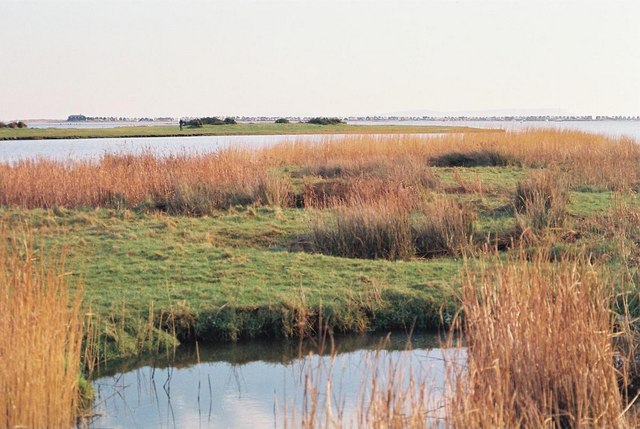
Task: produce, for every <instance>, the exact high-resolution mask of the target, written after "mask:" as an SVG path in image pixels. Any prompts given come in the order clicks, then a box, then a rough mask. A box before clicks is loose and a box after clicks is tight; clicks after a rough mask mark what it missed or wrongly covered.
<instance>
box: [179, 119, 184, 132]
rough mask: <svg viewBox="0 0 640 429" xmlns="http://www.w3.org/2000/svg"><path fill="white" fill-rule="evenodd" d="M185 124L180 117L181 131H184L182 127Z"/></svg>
mask: <svg viewBox="0 0 640 429" xmlns="http://www.w3.org/2000/svg"><path fill="white" fill-rule="evenodd" d="M183 126H184V121H183V120H182V119H180V131H182V127H183Z"/></svg>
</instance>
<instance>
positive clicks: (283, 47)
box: [0, 0, 640, 120]
mask: <svg viewBox="0 0 640 429" xmlns="http://www.w3.org/2000/svg"><path fill="white" fill-rule="evenodd" d="M639 21H640V1H638V0H633V1H624V0H607V1H591V2H589V1H566V0H554V1H543V0H509V1H491V0H458V1H456V0H447V1H435V0H422V1H403V0H388V1H376V0H370V1H349V0H341V1H323V0H313V1H311V0H296V1H270V0H259V1H249V0H232V1H196V0H179V1H162V0H126V1H115V0H112V1H107V0H102V1H97V0H77V1H72V0H40V1H28V0H0V119H4V120H8V119H21V118H65V117H66V116H67V115H69V114H74V113H82V114H85V115H92V116H93V115H95V116H102V115H117V116H165V115H166V116H196V115H320V114H321V115H362V114H379V113H383V114H384V113H393V112H401V111H411V110H434V111H441V112H450V111H473V110H493V109H503V110H504V109H510V108H529V109H540V108H556V109H557V108H560V109H564V110H565V111H568V112H572V113H577V114H625V115H631V114H632V115H638V114H640V25H639V24H638V22H639Z"/></svg>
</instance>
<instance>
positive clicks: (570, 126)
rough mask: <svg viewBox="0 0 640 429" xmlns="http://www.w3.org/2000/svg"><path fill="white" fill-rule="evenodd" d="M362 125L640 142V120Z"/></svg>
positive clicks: (428, 122)
mask: <svg viewBox="0 0 640 429" xmlns="http://www.w3.org/2000/svg"><path fill="white" fill-rule="evenodd" d="M350 123H352V124H362V125H385V124H386V125H389V124H397V125H437V126H443V125H445V126H446V125H448V126H456V127H458V126H460V127H473V128H495V129H501V130H509V131H520V130H526V129H530V128H537V129H539V128H552V129H560V130H576V131H583V132H586V133H594V134H602V135H606V136H611V137H622V136H625V137H631V138H633V139H635V140H636V141H638V142H640V121H353V122H350Z"/></svg>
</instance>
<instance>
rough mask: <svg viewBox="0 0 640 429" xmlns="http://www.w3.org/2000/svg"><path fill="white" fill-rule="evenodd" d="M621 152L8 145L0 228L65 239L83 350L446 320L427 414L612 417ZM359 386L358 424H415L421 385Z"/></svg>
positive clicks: (437, 141) (638, 228)
mask: <svg viewBox="0 0 640 429" xmlns="http://www.w3.org/2000/svg"><path fill="white" fill-rule="evenodd" d="M274 126H276V125H275V124H274ZM277 126H283V124H279V125H277ZM284 126H286V124H284ZM639 165H640V147H639V146H638V145H637V143H635V142H634V141H633V140H631V139H625V138H608V137H604V136H597V135H591V134H585V133H580V132H572V131H551V130H544V131H540V130H538V131H534V130H529V131H523V132H506V133H478V134H475V133H474V134H462V135H443V136H437V137H431V138H425V137H421V136H415V135H414V136H412V135H395V136H372V135H361V136H343V137H340V138H332V139H327V140H326V141H318V142H316V143H304V144H302V143H297V142H287V143H283V144H279V145H275V146H273V147H266V148H261V149H256V150H240V149H234V148H227V149H222V150H220V151H218V152H216V153H213V154H200V155H171V156H167V157H159V156H155V155H152V154H142V155H118V154H116V155H114V154H105V155H104V156H102V157H101V158H100V159H98V160H94V161H73V162H60V161H51V160H46V159H37V160H26V161H18V162H15V163H11V164H9V163H5V164H1V165H0V205H1V206H2V209H1V217H2V223H3V225H5V228H7V229H8V228H11V229H12V230H16V231H19V230H20V229H21V228H25V225H28V226H29V228H31V229H32V230H33V234H34V236H35V237H36V238H37V240H36V243H43V246H44V245H46V246H54V247H53V248H54V249H55V248H65V249H67V269H68V270H69V271H70V272H72V273H77V274H78V276H80V277H81V278H82V280H83V283H84V285H85V286H84V290H85V303H84V306H85V308H89V307H90V308H91V313H92V314H93V315H94V316H93V318H92V326H91V329H90V332H91V335H92V338H94V339H95V340H94V341H93V343H94V344H96V345H97V346H96V347H95V348H94V349H92V350H91V359H90V361H92V362H104V360H105V359H113V358H116V357H122V356H127V355H128V356H131V355H137V354H139V353H141V352H143V351H145V350H152V351H154V352H155V353H159V352H161V351H166V350H171V349H172V348H173V347H175V345H176V344H177V341H181V342H187V343H190V342H194V341H195V340H198V341H201V342H203V341H204V342H206V341H214V340H238V339H241V338H251V337H262V338H264V337H267V338H274V337H280V338H282V337H309V336H311V337H318V336H319V335H320V334H322V333H323V332H329V333H349V332H351V333H353V332H366V331H370V330H375V329H378V330H381V329H383V330H389V329H397V328H400V329H406V330H410V329H411V327H413V328H414V329H429V328H432V329H437V328H442V327H446V328H451V329H454V330H455V329H462V331H463V332H464V337H465V341H466V344H467V347H468V348H467V364H466V367H465V369H464V371H456V370H455V368H456V367H452V368H451V374H450V380H449V381H450V383H449V386H448V388H449V391H448V393H449V394H450V395H449V396H447V398H448V399H447V400H448V402H447V403H446V406H445V408H443V409H444V410H446V413H445V415H440V416H439V417H438V420H437V421H438V422H445V423H444V424H445V426H448V427H496V426H498V427H500V426H501V427H540V426H543V427H558V428H559V427H602V426H613V427H631V426H633V424H634V422H635V420H633V419H634V416H633V414H634V410H635V408H634V407H633V406H630V404H632V403H633V401H634V399H635V394H636V391H635V389H636V386H637V385H638V380H639V378H638V376H637V368H636V362H637V358H636V351H635V347H636V340H635V338H636V336H637V333H636V330H635V324H636V323H635V318H636V317H637V315H638V311H637V297H638V291H637V284H636V281H637V273H636V270H637V268H636V267H637V266H638V263H639V261H640V253H639V252H638V247H637V243H638V242H640V223H639V222H640V207H639V206H638V199H637V192H638V189H639V187H640V168H639V167H638V166H639ZM72 285H75V283H74V282H72ZM404 376H406V377H409V376H410V374H407V373H405V374H404ZM593 380H597V381H595V382H594V381H593ZM414 382H415V383H419V382H420V380H414ZM376 389H377V390H375V392H377V393H376V395H377V394H380V395H381V396H379V397H378V396H376V395H374V394H372V395H371V396H369V397H368V399H367V401H368V402H366V403H367V404H378V405H379V406H380V407H381V408H379V409H378V408H376V409H377V410H378V411H376V413H371V412H370V411H371V408H363V410H362V413H363V414H362V418H361V419H360V420H359V421H358V422H356V423H357V424H356V427H374V428H375V427H429V426H430V425H432V423H433V421H432V420H429V419H425V418H424V416H425V408H424V407H422V406H421V405H420V400H422V399H425V397H420V398H418V399H419V400H418V401H417V402H416V398H408V399H407V400H409V399H411V402H399V403H397V404H395V403H394V402H393V401H390V398H394V399H400V398H401V396H398V395H396V393H397V392H396V391H394V390H393V384H390V385H386V386H384V387H381V386H379V387H378V388H376ZM389 389H391V390H389ZM427 394H428V392H427V391H426V390H425V395H427ZM390 395H391V396H390ZM318 400H320V399H318ZM372 401H373V402H372ZM376 401H381V402H380V403H378V402H376ZM385 401H386V402H385ZM384 403H386V404H387V405H386V407H387V408H386V409H385V408H384V407H383V404H384ZM389 404H395V405H393V406H392V407H391V406H390V405H389ZM378 405H375V406H378ZM371 406H374V405H371ZM313 409H314V410H316V411H317V410H319V409H325V408H317V407H316V408H313ZM478 409H482V410H483V413H478V412H477V410H478ZM316 411H314V413H315V414H313V415H307V416H306V417H304V418H305V420H304V422H305V423H304V426H305V427H319V426H320V423H319V422H323V421H325V420H323V419H326V418H327V416H326V415H324V414H323V415H322V416H321V415H320V414H318V413H316ZM407 413H408V414H407ZM411 413H413V414H411ZM318 419H320V420H318ZM331 419H333V420H331V421H330V423H331V424H330V426H329V427H331V426H333V427H343V426H344V425H346V424H347V422H343V421H340V420H338V419H337V416H336V415H333V416H332V417H331ZM442 419H444V420H442ZM323 425H324V423H323ZM358 425H359V426H358ZM323 427H324V426H323Z"/></svg>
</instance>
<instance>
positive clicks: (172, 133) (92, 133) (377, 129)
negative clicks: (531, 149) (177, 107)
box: [0, 123, 501, 140]
mask: <svg viewBox="0 0 640 429" xmlns="http://www.w3.org/2000/svg"><path fill="white" fill-rule="evenodd" d="M467 132H487V130H484V129H479V128H471V127H453V126H452V127H448V126H423V125H350V124H333V125H316V124H307V123H291V124H274V123H250V124H247V123H241V124H236V125H205V126H203V127H202V128H189V127H185V128H184V129H183V130H180V127H179V126H178V125H174V126H142V127H117V128H46V129H42V128H15V129H13V128H3V129H0V140H40V139H75V138H78V139H79V138H107V137H181V136H182V137H184V136H241V135H247V136H250V135H284V134H287V135H297V134H433V133H467ZM492 132H501V131H496V130H492Z"/></svg>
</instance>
